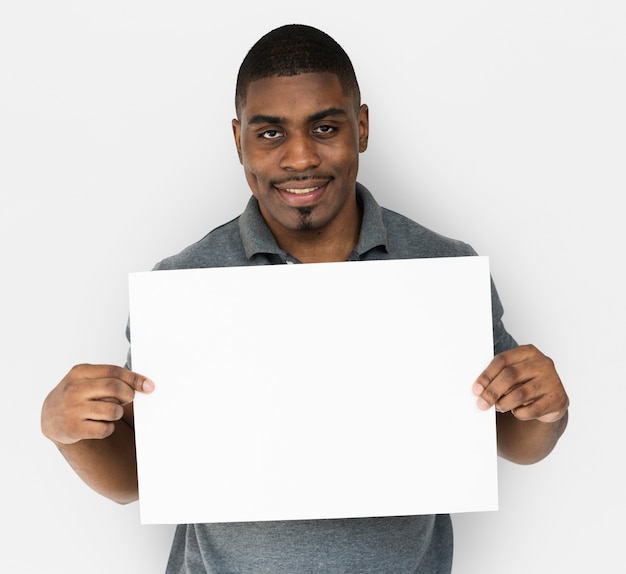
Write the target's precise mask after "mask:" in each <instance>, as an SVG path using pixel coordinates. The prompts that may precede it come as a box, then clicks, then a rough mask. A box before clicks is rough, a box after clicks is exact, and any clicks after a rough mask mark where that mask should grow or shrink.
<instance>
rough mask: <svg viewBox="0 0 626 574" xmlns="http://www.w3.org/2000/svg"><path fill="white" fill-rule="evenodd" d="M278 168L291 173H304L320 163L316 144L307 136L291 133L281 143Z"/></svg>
mask: <svg viewBox="0 0 626 574" xmlns="http://www.w3.org/2000/svg"><path fill="white" fill-rule="evenodd" d="M281 147H282V152H283V155H282V157H281V160H280V167H281V168H282V169H286V170H292V171H306V170H308V169H311V168H313V167H317V166H319V165H320V163H321V158H320V155H319V153H318V149H317V143H316V142H315V141H314V139H313V138H312V137H310V136H308V135H307V134H297V133H291V134H289V137H288V138H287V140H286V141H285V142H284V143H283V145H282V146H281Z"/></svg>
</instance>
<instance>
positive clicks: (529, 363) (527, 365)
mask: <svg viewBox="0 0 626 574" xmlns="http://www.w3.org/2000/svg"><path fill="white" fill-rule="evenodd" d="M544 359H545V356H544V355H543V354H542V353H540V352H539V351H538V350H537V349H536V348H535V347H533V346H532V345H524V346H523V347H516V348H514V349H509V350H508V351H504V352H503V353H500V354H498V355H496V356H495V357H494V358H493V360H492V361H491V362H490V363H489V365H488V367H487V368H486V369H485V370H484V371H483V372H482V373H481V374H480V375H479V376H478V378H477V379H476V381H475V382H474V385H473V387H472V392H473V393H474V394H475V395H476V396H477V397H479V398H478V400H477V404H478V407H479V408H481V409H483V410H486V409H488V408H490V407H492V406H493V405H495V404H496V403H497V402H498V401H499V400H500V399H501V398H502V397H504V396H505V395H507V394H508V393H510V392H511V391H513V390H514V389H516V388H517V387H519V386H520V385H523V384H524V383H527V382H528V381H530V380H532V379H533V378H535V377H536V376H537V374H538V373H539V371H540V369H541V365H542V360H544ZM527 390H528V389H527ZM519 404H521V403H519Z"/></svg>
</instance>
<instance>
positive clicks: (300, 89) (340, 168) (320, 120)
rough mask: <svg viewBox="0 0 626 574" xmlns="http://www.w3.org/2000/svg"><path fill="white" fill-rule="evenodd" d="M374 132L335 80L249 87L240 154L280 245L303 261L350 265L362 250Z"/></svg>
mask: <svg viewBox="0 0 626 574" xmlns="http://www.w3.org/2000/svg"><path fill="white" fill-rule="evenodd" d="M277 94H280V97H277ZM368 129H369V121H368V109H367V106H365V105H362V106H359V105H358V102H356V101H355V98H354V96H353V95H351V94H345V93H344V91H343V89H342V87H341V84H340V82H339V79H338V78H337V76H336V75H334V74H329V73H309V74H302V75H300V76H290V77H278V78H266V79H262V80H257V81H255V82H252V83H251V84H250V86H249V88H248V93H247V98H246V104H245V106H244V108H243V109H242V110H241V114H240V120H233V133H234V136H235V144H236V146H237V152H238V154H239V159H240V161H241V164H242V165H243V169H244V173H245V176H246V180H247V181H248V185H249V186H250V189H251V190H252V193H253V194H254V196H255V197H256V198H257V199H258V200H259V206H260V209H261V213H262V214H263V217H264V219H265V220H266V221H267V223H268V225H269V227H270V229H271V230H272V233H273V234H274V236H275V237H276V239H277V242H278V244H279V245H280V246H281V247H282V248H283V249H284V250H285V251H288V252H289V253H291V254H292V255H293V256H294V257H296V258H298V259H300V261H302V262H306V263H309V262H322V261H345V259H346V258H347V257H348V256H349V255H350V252H351V251H352V249H353V248H354V246H355V245H356V243H357V241H358V236H359V230H360V226H361V214H360V213H359V209H358V205H357V201H356V188H355V183H356V176H357V171H358V166H359V154H360V153H361V152H363V151H365V149H366V148H367V137H368ZM288 189H290V190H295V189H298V190H306V189H311V190H315V191H312V192H311V193H304V194H300V195H297V194H295V193H289V192H288V191H286V190H288Z"/></svg>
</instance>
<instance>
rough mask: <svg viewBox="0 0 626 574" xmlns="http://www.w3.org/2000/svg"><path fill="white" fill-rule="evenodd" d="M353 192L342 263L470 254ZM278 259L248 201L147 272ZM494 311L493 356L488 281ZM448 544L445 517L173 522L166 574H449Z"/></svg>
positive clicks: (497, 308)
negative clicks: (355, 212) (357, 225)
mask: <svg viewBox="0 0 626 574" xmlns="http://www.w3.org/2000/svg"><path fill="white" fill-rule="evenodd" d="M357 198H358V201H359V202H360V204H361V206H362V208H363V221H362V225H361V233H360V237H359V242H358V244H357V246H356V247H355V249H354V251H353V252H352V253H351V255H350V257H349V260H350V261H362V260H363V261H365V260H374V259H409V258H426V257H459V256H468V255H476V252H475V251H474V250H473V249H472V248H471V247H470V246H469V245H467V244H466V243H463V242H460V241H457V240H454V239H450V238H447V237H443V236H441V235H439V234H437V233H434V232H433V231H430V230H428V229H426V228H425V227H423V226H421V225H419V224H418V223H415V222H414V221H412V220H410V219H408V218H406V217H404V216H402V215H400V214H398V213H395V212H393V211H390V210H388V209H384V208H381V207H380V206H379V205H378V203H377V202H376V201H375V199H374V198H373V196H372V195H371V194H370V192H369V191H368V190H367V189H366V188H365V187H363V186H362V185H360V184H357ZM284 263H299V262H298V261H297V260H296V259H295V258H294V257H292V256H291V255H290V254H289V253H286V252H285V251H283V250H282V249H281V248H280V247H279V246H278V244H277V243H276V241H275V239H274V237H273V235H272V233H271V232H270V230H269V228H268V227H267V225H266V224H265V221H264V220H263V218H262V216H261V214H260V212H259V207H258V203H257V201H256V199H255V198H254V197H252V198H251V199H250V201H249V202H248V205H247V207H246V209H245V211H244V212H243V213H242V214H241V215H240V216H239V217H237V218H235V219H234V220H232V221H230V222H228V223H226V224H224V225H222V226H220V227H218V228H216V229H214V230H213V231H211V232H210V233H209V234H207V235H206V236H205V237H204V238H202V239H201V240H200V241H198V242H197V243H194V244H193V245H190V246H189V247H187V248H186V249H184V250H183V251H181V252H180V253H179V254H177V255H174V256H172V257H168V258H167V259H164V260H162V261H161V262H159V263H158V264H157V265H156V266H155V269H156V270H160V269H189V268H198V267H227V266H244V265H276V264H284ZM377 303H379V302H377V301H372V304H377ZM492 308H493V330H494V351H495V352H496V353H499V352H501V351H504V350H505V349H508V348H511V347H514V346H515V345H516V343H515V341H514V340H513V338H512V337H511V336H510V335H509V334H508V332H507V331H506V329H505V328H504V326H503V324H502V321H501V318H502V312H503V311H502V306H501V304H500V300H499V298H498V295H497V292H496V290H495V287H494V286H493V283H492ZM355 359H357V360H358V357H356V358H355ZM271 360H273V359H272V357H268V361H271ZM128 365H130V360H129V363H128ZM212 440H219V438H218V437H207V440H206V444H207V448H206V452H201V453H198V456H202V457H204V458H205V460H206V464H207V465H211V441H212ZM414 456H419V452H416V453H414ZM416 488H418V485H416ZM452 542H453V536H452V523H451V520H450V517H449V516H448V515H437V516H404V517H381V518H353V519H332V520H295V521H275V522H256V523H225V524H181V525H178V526H177V528H176V533H175V536H174V540H173V543H172V549H171V553H170V559H169V563H168V567H167V574H183V573H186V574H192V573H193V574H197V573H204V572H207V573H215V574H313V573H320V574H321V573H324V574H352V573H354V574H449V572H450V570H451V567H452Z"/></svg>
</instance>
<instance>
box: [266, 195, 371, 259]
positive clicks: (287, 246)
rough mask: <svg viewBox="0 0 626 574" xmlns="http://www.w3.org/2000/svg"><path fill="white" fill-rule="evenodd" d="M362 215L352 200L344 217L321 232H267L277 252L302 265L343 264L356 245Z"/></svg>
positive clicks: (275, 230) (357, 205) (310, 230)
mask: <svg viewBox="0 0 626 574" xmlns="http://www.w3.org/2000/svg"><path fill="white" fill-rule="evenodd" d="M362 211H363V210H362V208H361V206H360V205H359V204H358V202H357V201H356V198H355V200H354V203H353V205H352V207H351V208H350V209H349V210H348V212H347V213H345V214H343V216H342V217H341V218H338V219H337V220H335V221H333V222H331V224H328V225H326V226H324V227H323V228H321V229H305V230H286V229H284V228H283V229H281V230H277V229H272V226H271V225H270V229H272V233H273V234H274V237H275V238H276V241H277V243H278V245H279V246H280V248H281V249H283V250H285V251H286V252H287V253H289V254H290V255H292V256H293V257H295V258H296V259H298V261H301V262H302V263H329V262H334V261H346V260H347V259H348V257H350V254H351V253H352V251H353V250H354V248H355V247H356V245H357V243H358V241H359V235H360V233H361V219H362Z"/></svg>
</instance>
